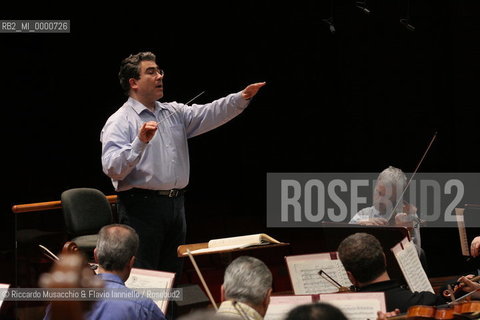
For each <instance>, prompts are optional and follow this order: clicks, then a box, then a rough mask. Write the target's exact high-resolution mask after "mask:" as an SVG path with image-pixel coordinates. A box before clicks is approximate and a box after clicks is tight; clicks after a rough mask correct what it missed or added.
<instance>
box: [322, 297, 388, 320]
mask: <svg viewBox="0 0 480 320" xmlns="http://www.w3.org/2000/svg"><path fill="white" fill-rule="evenodd" d="M320 302H328V303H331V304H333V305H334V306H336V307H337V308H339V309H340V310H342V312H343V313H344V314H345V316H346V317H347V318H348V320H375V319H377V311H382V312H386V306H385V294H384V293H383V292H368V293H367V292H365V293H363V292H358V293H336V294H322V295H320Z"/></svg>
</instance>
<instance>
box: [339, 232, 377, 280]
mask: <svg viewBox="0 0 480 320" xmlns="http://www.w3.org/2000/svg"><path fill="white" fill-rule="evenodd" d="M338 256H339V258H340V261H341V262H342V264H343V266H344V267H345V270H346V271H347V274H348V277H349V279H350V281H351V282H352V283H353V284H354V285H355V286H358V287H362V286H364V285H367V284H369V283H372V282H375V280H377V279H378V278H379V277H380V276H387V275H386V261H385V254H384V253H383V249H382V245H381V244H380V242H379V241H378V240H377V238H375V237H374V236H372V235H371V234H368V233H354V234H352V235H350V236H348V237H347V238H345V239H344V240H343V241H342V242H341V243H340V245H339V246H338Z"/></svg>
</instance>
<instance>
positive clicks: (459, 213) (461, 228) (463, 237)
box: [455, 208, 470, 257]
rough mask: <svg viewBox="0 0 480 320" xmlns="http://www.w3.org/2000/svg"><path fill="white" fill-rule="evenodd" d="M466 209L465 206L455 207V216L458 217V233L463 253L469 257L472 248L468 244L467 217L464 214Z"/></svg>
mask: <svg viewBox="0 0 480 320" xmlns="http://www.w3.org/2000/svg"><path fill="white" fill-rule="evenodd" d="M464 211H465V209H464V208H455V216H456V217H457V226H458V233H459V235H460V248H461V249H462V255H463V256H466V257H469V256H470V248H469V246H468V238H467V231H466V230H465V217H464V215H463V212H464Z"/></svg>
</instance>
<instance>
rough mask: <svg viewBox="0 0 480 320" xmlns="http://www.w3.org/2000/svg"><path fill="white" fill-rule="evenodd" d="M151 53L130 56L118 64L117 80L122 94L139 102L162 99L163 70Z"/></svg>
mask: <svg viewBox="0 0 480 320" xmlns="http://www.w3.org/2000/svg"><path fill="white" fill-rule="evenodd" d="M155 61H156V56H155V54H153V53H152V52H139V53H137V54H131V55H130V56H128V57H127V58H125V59H124V60H123V61H122V63H121V64H120V71H119V72H118V78H119V80H120V85H121V87H122V89H123V91H124V93H125V94H126V95H128V96H131V97H133V98H135V99H137V100H139V101H140V102H142V103H143V102H144V101H149V102H150V101H156V100H158V99H160V98H162V97H163V70H162V69H160V68H159V67H158V65H157V63H156V62H155Z"/></svg>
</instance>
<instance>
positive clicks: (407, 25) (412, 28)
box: [400, 18, 415, 31]
mask: <svg viewBox="0 0 480 320" xmlns="http://www.w3.org/2000/svg"><path fill="white" fill-rule="evenodd" d="M400 23H401V24H402V25H403V26H404V27H405V28H407V30H408V31H415V27H414V26H412V25H411V24H410V22H409V19H408V18H404V19H400Z"/></svg>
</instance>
